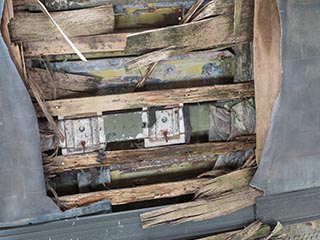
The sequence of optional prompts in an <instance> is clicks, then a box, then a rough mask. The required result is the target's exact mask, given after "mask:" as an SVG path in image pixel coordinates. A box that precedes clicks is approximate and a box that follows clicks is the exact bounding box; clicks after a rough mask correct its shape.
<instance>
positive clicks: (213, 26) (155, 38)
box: [125, 0, 253, 52]
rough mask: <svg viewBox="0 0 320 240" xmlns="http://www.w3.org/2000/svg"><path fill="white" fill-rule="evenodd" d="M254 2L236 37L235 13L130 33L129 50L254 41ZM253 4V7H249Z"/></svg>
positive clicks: (244, 16)
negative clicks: (234, 28) (234, 29)
mask: <svg viewBox="0 0 320 240" xmlns="http://www.w3.org/2000/svg"><path fill="white" fill-rule="evenodd" d="M252 3H253V1H251V0H248V1H245V3H244V5H245V6H243V8H246V9H248V10H247V11H242V12H241V22H240V24H239V26H238V30H239V35H237V38H236V39H235V35H234V31H233V27H234V26H233V25H234V18H233V14H230V15H222V16H217V17H213V18H210V19H205V20H201V21H198V22H192V23H188V24H183V25H179V26H172V27H166V28H161V29H156V30H149V31H144V32H141V33H135V34H130V35H128V39H127V46H126V50H125V51H126V52H137V51H143V50H144V51H147V50H152V49H159V48H166V47H169V46H177V47H193V48H195V49H205V48H210V47H215V46H217V45H222V44H223V45H226V44H230V45H232V44H235V43H237V42H245V41H248V42H249V41H251V39H252V29H253V26H252V25H253V24H252V23H253V22H252V19H253V4H252ZM246 6H249V7H246Z"/></svg>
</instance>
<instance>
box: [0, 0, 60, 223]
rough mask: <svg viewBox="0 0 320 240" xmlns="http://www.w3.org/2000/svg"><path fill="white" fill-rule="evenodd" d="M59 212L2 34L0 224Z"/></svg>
mask: <svg viewBox="0 0 320 240" xmlns="http://www.w3.org/2000/svg"><path fill="white" fill-rule="evenodd" d="M3 4H4V0H0V19H1V16H2V10H3ZM57 211H58V208H57V207H56V206H55V204H54V203H53V202H52V201H51V199H50V198H48V197H47V195H46V189H45V183H44V175H43V168H42V159H41V151H40V138H39V129H38V123H37V118H36V114H35V111H34V108H33V105H32V102H31V99H30V96H29V94H28V92H27V90H26V88H25V86H24V84H23V82H22V79H21V77H20V75H19V73H18V71H17V69H16V66H15V65H14V63H13V62H12V60H11V58H10V55H9V52H8V49H7V47H6V45H5V43H4V41H3V39H2V35H1V33H0V224H1V223H8V222H12V221H17V220H20V219H23V218H32V217H36V216H39V215H43V214H48V213H52V212H57Z"/></svg>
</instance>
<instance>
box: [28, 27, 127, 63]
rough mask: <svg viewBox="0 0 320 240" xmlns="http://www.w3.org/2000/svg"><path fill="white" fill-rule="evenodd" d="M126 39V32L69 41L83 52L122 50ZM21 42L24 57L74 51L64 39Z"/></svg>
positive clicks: (71, 52) (62, 53)
mask: <svg viewBox="0 0 320 240" xmlns="http://www.w3.org/2000/svg"><path fill="white" fill-rule="evenodd" d="M126 40H127V34H126V33H117V34H102V35H96V36H84V37H76V38H71V41H72V42H73V43H74V44H75V45H76V46H77V48H78V49H79V51H80V52H81V53H83V54H88V53H89V54H93V53H108V52H118V51H124V48H125V45H126ZM22 44H23V47H24V56H25V57H26V58H38V57H40V56H42V55H64V54H73V53H74V51H73V50H72V48H71V47H70V45H69V44H68V43H67V42H66V41H65V40H64V39H54V40H50V41H30V42H23V43H22Z"/></svg>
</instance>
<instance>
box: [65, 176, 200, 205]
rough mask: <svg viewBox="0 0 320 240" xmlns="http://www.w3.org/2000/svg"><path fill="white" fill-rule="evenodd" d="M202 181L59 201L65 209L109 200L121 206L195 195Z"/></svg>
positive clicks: (103, 193)
mask: <svg viewBox="0 0 320 240" xmlns="http://www.w3.org/2000/svg"><path fill="white" fill-rule="evenodd" d="M202 181H204V180H202V179H197V180H187V181H181V182H170V183H160V184H152V185H147V186H140V187H134V188H123V189H117V190H106V191H99V192H91V193H83V194H76V195H69V196H63V197H60V198H59V201H60V203H61V205H62V206H64V207H65V208H74V207H79V206H85V205H89V204H91V203H94V202H97V201H101V200H104V199H109V200H110V201H111V204H112V205H121V204H128V203H133V202H141V201H147V200H154V199H163V198H173V197H178V196H183V195H189V194H194V193H195V192H196V191H197V189H198V188H199V186H200V183H201V182H202Z"/></svg>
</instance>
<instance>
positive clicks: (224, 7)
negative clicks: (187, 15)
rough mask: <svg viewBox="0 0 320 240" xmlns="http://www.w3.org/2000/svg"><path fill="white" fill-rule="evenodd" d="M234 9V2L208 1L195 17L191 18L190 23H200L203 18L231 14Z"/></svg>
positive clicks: (222, 0) (226, 0)
mask: <svg viewBox="0 0 320 240" xmlns="http://www.w3.org/2000/svg"><path fill="white" fill-rule="evenodd" d="M233 9H234V0H215V1H209V2H208V3H207V4H206V5H205V6H203V7H202V8H200V9H199V10H198V11H197V12H196V13H195V16H194V17H193V18H192V22H195V21H200V20H202V19H205V18H209V17H213V16H219V15H226V14H232V13H233V11H234V10H233Z"/></svg>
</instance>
